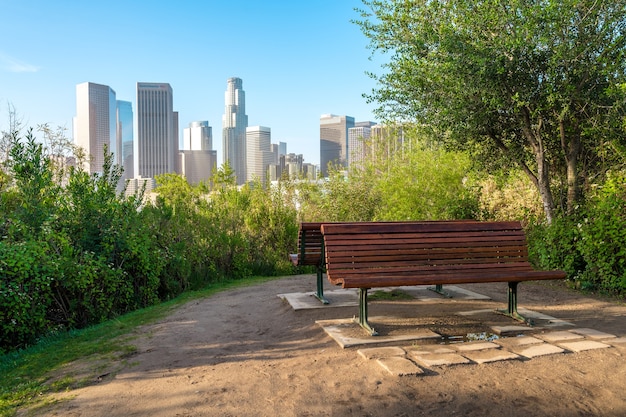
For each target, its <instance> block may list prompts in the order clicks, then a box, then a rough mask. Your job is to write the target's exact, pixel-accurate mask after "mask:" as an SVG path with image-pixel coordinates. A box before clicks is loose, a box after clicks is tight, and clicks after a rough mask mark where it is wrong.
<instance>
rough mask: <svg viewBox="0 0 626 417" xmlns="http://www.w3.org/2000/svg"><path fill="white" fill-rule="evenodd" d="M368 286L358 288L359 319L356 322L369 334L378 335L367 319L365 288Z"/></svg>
mask: <svg viewBox="0 0 626 417" xmlns="http://www.w3.org/2000/svg"><path fill="white" fill-rule="evenodd" d="M368 289H369V288H359V319H358V321H357V323H359V325H360V326H361V327H363V328H364V329H365V330H366V331H367V332H368V333H369V334H370V335H371V336H378V332H377V331H376V330H374V328H372V326H370V324H369V322H368V321H367V290H368Z"/></svg>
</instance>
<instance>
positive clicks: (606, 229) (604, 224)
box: [529, 172, 626, 294]
mask: <svg viewBox="0 0 626 417" xmlns="http://www.w3.org/2000/svg"><path fill="white" fill-rule="evenodd" d="M530 230H531V232H530V233H529V240H530V249H531V256H532V258H533V259H534V260H535V262H536V263H537V264H538V265H539V266H541V267H546V268H559V269H563V270H564V271H566V272H567V274H568V276H569V277H570V280H571V281H572V282H573V283H574V285H575V286H576V287H579V288H582V289H586V290H600V291H604V292H608V293H613V294H625V293H626V268H625V266H626V249H625V248H626V174H625V173H624V172H621V173H615V174H611V175H609V177H608V179H607V180H606V182H605V183H604V185H603V186H602V187H600V188H599V189H598V190H597V191H596V192H595V193H594V195H593V196H592V197H591V198H590V199H589V201H588V202H587V204H586V205H585V206H584V207H580V208H579V211H578V212H577V214H576V216H573V215H570V216H567V217H565V216H563V217H559V218H557V219H556V220H555V221H554V222H553V224H552V225H549V226H547V225H544V224H534V225H533V226H532V227H531V229H530Z"/></svg>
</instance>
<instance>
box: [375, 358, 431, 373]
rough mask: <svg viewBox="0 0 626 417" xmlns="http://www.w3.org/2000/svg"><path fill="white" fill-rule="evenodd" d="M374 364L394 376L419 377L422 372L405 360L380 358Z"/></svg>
mask: <svg viewBox="0 0 626 417" xmlns="http://www.w3.org/2000/svg"><path fill="white" fill-rule="evenodd" d="M376 362H378V364H379V365H380V366H382V367H383V369H385V370H386V371H387V372H389V373H390V374H391V375H394V376H408V375H421V374H423V373H424V370H423V369H422V368H420V367H419V366H417V365H416V364H414V363H413V362H411V361H410V360H408V359H406V358H400V357H397V356H394V357H390V358H380V359H377V360H376Z"/></svg>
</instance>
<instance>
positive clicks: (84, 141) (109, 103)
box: [74, 82, 119, 173]
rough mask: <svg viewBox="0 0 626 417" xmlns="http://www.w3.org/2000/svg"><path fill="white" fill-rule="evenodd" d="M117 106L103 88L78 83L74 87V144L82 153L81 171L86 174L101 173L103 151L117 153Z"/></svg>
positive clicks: (110, 91) (112, 96)
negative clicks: (83, 170) (84, 159)
mask: <svg viewBox="0 0 626 417" xmlns="http://www.w3.org/2000/svg"><path fill="white" fill-rule="evenodd" d="M116 119H117V103H116V100H115V91H113V89H111V87H109V86H107V85H101V84H95V83H90V82H86V83H81V84H77V85H76V119H75V121H74V142H75V143H76V145H78V146H80V147H81V148H83V149H84V151H85V156H86V158H87V161H86V162H85V165H84V167H83V168H84V169H85V170H86V171H88V172H90V173H93V172H102V165H103V163H104V148H105V145H106V147H107V148H108V152H110V153H113V154H114V157H113V161H114V162H116V163H117V162H118V160H117V153H118V152H119V149H118V147H117V120H116Z"/></svg>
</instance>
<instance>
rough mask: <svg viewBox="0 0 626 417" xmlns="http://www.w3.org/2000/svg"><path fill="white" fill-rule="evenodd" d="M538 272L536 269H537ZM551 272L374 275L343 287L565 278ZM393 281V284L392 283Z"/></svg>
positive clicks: (345, 284)
mask: <svg viewBox="0 0 626 417" xmlns="http://www.w3.org/2000/svg"><path fill="white" fill-rule="evenodd" d="M535 272H536V271H535ZM548 272H550V273H546V274H539V273H533V271H518V272H516V271H512V272H509V273H504V274H501V273H481V274H469V275H459V274H456V275H455V274H433V275H423V276H420V279H419V280H416V279H415V277H413V276H411V275H396V276H390V277H389V278H390V279H386V280H376V279H373V278H372V277H362V278H354V279H350V280H349V281H347V282H345V283H344V282H341V281H338V282H339V283H341V284H343V288H378V287H391V286H393V287H401V286H413V285H435V284H444V285H451V284H467V283H486V282H519V281H534V280H548V279H563V278H564V277H563V274H561V273H556V272H560V271H548ZM391 282H393V284H391Z"/></svg>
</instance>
